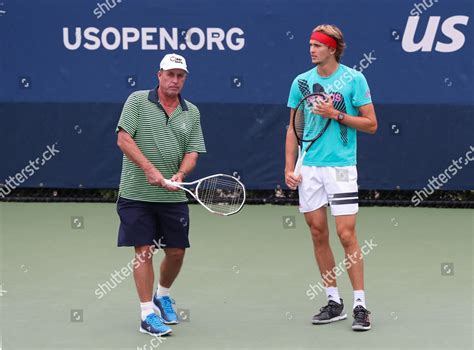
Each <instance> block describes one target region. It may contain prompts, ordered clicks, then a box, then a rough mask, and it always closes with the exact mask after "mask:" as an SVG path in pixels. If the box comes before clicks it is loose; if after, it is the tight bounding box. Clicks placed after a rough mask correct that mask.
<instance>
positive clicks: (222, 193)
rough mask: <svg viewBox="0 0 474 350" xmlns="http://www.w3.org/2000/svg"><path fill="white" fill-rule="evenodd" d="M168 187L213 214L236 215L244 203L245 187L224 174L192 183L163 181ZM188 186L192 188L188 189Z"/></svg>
mask: <svg viewBox="0 0 474 350" xmlns="http://www.w3.org/2000/svg"><path fill="white" fill-rule="evenodd" d="M165 181H166V183H167V184H168V185H170V186H175V187H178V188H180V189H182V190H184V191H186V192H188V193H189V194H190V195H191V196H193V197H194V198H195V199H196V200H197V201H198V203H199V204H201V205H202V206H203V207H204V208H206V209H207V210H208V211H210V212H211V213H213V214H219V215H223V216H229V215H233V214H237V213H238V212H239V211H240V210H241V209H242V207H243V206H244V203H245V187H244V185H243V184H242V182H240V181H239V180H238V179H236V178H235V177H233V176H230V175H225V174H215V175H211V176H206V177H203V178H202V179H199V180H196V181H193V182H174V181H171V180H165ZM188 186H192V187H193V188H191V189H188V188H187V187H188Z"/></svg>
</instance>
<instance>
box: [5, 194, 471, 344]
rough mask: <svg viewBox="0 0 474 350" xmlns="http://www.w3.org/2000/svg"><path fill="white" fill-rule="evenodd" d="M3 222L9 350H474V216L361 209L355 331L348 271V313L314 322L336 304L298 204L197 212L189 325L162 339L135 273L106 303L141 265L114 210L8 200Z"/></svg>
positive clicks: (182, 293) (343, 281)
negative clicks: (359, 322) (147, 315)
mask: <svg viewBox="0 0 474 350" xmlns="http://www.w3.org/2000/svg"><path fill="white" fill-rule="evenodd" d="M331 221H332V220H331ZM0 225H1V226H0V231H1V236H0V237H1V241H0V246H1V260H0V261H1V273H2V274H1V276H0V284H1V286H0V287H1V288H0V290H1V291H0V293H1V294H0V295H1V296H0V302H1V330H2V342H3V345H2V349H5V350H8V349H139V348H141V349H263V348H266V349H367V348H370V349H472V342H473V339H472V333H473V320H472V318H473V307H472V301H473V300H472V299H473V288H472V282H473V261H472V256H473V240H472V236H473V233H474V230H473V226H474V211H473V210H463V209H421V208H420V209H418V208H361V210H360V215H359V218H358V237H359V242H360V243H361V245H363V244H364V241H366V240H367V242H369V243H370V246H371V249H369V252H368V254H367V255H366V258H365V259H366V260H365V261H366V295H367V302H368V305H367V306H368V308H369V310H371V312H372V315H371V316H372V317H371V319H372V323H373V326H372V330H371V331H369V332H365V333H355V332H353V331H352V330H351V328H350V326H351V323H352V317H350V316H351V315H350V309H351V308H352V290H351V287H350V283H349V278H348V276H347V274H346V273H344V274H343V275H342V276H341V277H340V278H339V280H338V281H339V289H340V292H341V293H342V297H343V298H344V300H345V302H346V312H347V313H348V314H349V317H348V319H347V320H345V321H341V322H337V323H334V324H330V325H325V326H313V325H311V324H310V319H311V317H312V315H313V314H314V313H315V312H316V311H317V310H318V309H319V307H321V306H322V305H323V304H325V302H326V300H325V295H324V292H322V293H321V292H318V295H317V296H316V297H315V298H314V299H313V300H310V297H308V295H307V291H308V289H310V284H311V285H316V284H317V283H318V282H319V281H320V278H319V277H318V273H317V268H316V264H315V262H314V257H313V251H312V244H311V240H310V236H309V232H308V230H307V228H306V225H305V223H304V221H303V216H301V215H300V214H298V212H297V209H296V207H290V206H270V205H268V206H246V207H245V208H244V209H243V211H242V212H241V213H240V214H239V215H236V216H233V217H227V218H223V217H217V216H213V215H210V214H209V213H207V212H206V211H205V210H204V209H203V208H201V207H199V206H191V245H192V248H191V249H190V250H189V251H188V255H187V257H186V260H185V265H184V268H183V270H182V273H181V275H180V276H179V278H178V280H177V282H176V284H175V285H174V286H173V288H172V297H173V298H174V299H176V302H177V304H176V306H177V308H178V309H179V312H180V313H181V316H182V317H184V318H186V320H185V321H184V322H182V323H181V324H179V325H176V326H173V330H174V334H173V335H172V336H171V337H165V338H163V339H162V340H161V343H160V342H159V341H158V340H154V341H152V340H153V339H155V338H153V337H151V336H149V335H143V334H140V333H139V332H138V328H139V311H140V310H139V304H138V299H137V296H136V292H135V286H134V282H133V277H132V276H131V275H130V276H128V277H124V276H125V273H121V275H120V276H121V278H123V281H122V280H121V278H119V277H118V275H115V276H116V279H118V280H119V281H120V282H115V287H114V288H110V290H109V291H107V292H106V294H105V295H104V296H103V297H102V298H101V299H99V298H98V296H97V295H96V289H97V288H99V284H102V285H105V284H106V283H107V282H108V283H109V286H110V285H111V286H112V287H113V286H114V283H113V282H112V281H113V278H112V277H111V274H113V273H114V271H120V270H121V269H122V268H125V271H126V270H127V268H126V266H127V264H128V263H129V262H130V260H131V259H132V258H133V252H132V249H127V248H120V249H119V248H116V246H115V245H116V237H117V227H118V218H117V215H116V213H115V206H114V205H113V204H69V203H68V204H60V203H55V204H44V203H43V204H32V203H26V204H25V203H0ZM331 229H332V232H331V236H332V247H333V250H334V252H335V257H336V264H338V263H339V262H341V261H342V260H343V258H344V256H343V251H342V248H341V247H340V245H339V243H338V240H337V235H336V233H335V231H334V225H333V223H332V222H331ZM371 240H372V241H371ZM160 257H161V252H160V253H158V254H157V255H156V258H160ZM156 258H155V268H156V267H157V266H158V264H157V262H158V261H157V260H158V259H156ZM155 284H156V283H155ZM105 290H107V288H105ZM316 290H317V288H316Z"/></svg>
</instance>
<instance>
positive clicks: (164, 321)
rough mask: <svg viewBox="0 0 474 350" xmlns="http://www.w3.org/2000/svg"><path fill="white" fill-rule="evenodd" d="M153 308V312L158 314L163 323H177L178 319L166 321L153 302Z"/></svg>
mask: <svg viewBox="0 0 474 350" xmlns="http://www.w3.org/2000/svg"><path fill="white" fill-rule="evenodd" d="M153 310H155V312H156V313H157V314H158V316H160V317H161V319H162V320H163V323H164V324H166V325H170V324H178V323H179V321H178V320H176V321H167V320H165V318H164V317H163V316H161V311H160V308H159V307H158V306H156V305H155V303H153Z"/></svg>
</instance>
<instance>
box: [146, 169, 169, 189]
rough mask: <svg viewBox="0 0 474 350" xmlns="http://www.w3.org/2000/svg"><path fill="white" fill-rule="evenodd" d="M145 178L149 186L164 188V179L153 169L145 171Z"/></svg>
mask: <svg viewBox="0 0 474 350" xmlns="http://www.w3.org/2000/svg"><path fill="white" fill-rule="evenodd" d="M145 176H146V179H147V181H148V183H149V184H150V185H153V186H159V187H163V188H166V183H165V178H164V177H163V175H161V173H160V172H159V171H158V170H157V169H156V168H155V167H150V168H148V169H146V170H145Z"/></svg>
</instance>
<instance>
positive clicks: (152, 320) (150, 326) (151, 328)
mask: <svg viewBox="0 0 474 350" xmlns="http://www.w3.org/2000/svg"><path fill="white" fill-rule="evenodd" d="M140 332H141V333H147V334H150V335H157V336H160V337H161V336H162V335H166V334H170V333H171V332H173V330H172V329H171V328H170V327H168V326H167V325H165V324H163V321H162V320H161V318H159V317H158V316H157V315H156V314H155V313H152V314H149V315H148V316H147V317H146V319H145V321H142V324H141V325H140Z"/></svg>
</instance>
